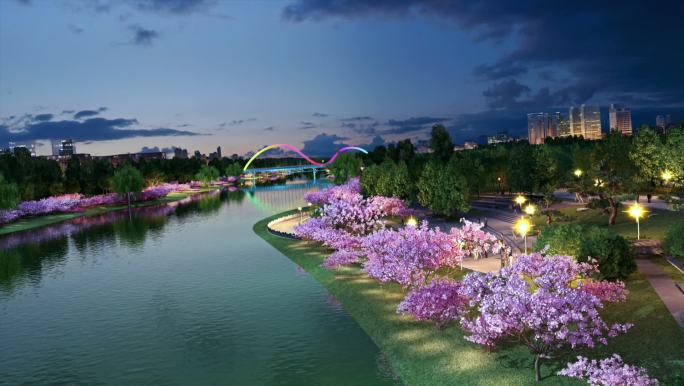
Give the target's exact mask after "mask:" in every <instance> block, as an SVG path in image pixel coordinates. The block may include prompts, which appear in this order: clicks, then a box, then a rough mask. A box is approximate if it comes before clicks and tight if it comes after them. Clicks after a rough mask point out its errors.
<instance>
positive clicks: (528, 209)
mask: <svg viewBox="0 0 684 386" xmlns="http://www.w3.org/2000/svg"><path fill="white" fill-rule="evenodd" d="M525 213H527V214H528V215H530V216H533V215H534V214H535V213H537V207H536V206H534V205H532V204H529V205H527V206H526V207H525Z"/></svg>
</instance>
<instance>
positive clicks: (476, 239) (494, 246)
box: [450, 219, 503, 258]
mask: <svg viewBox="0 0 684 386" xmlns="http://www.w3.org/2000/svg"><path fill="white" fill-rule="evenodd" d="M483 226H484V225H483V224H478V223H475V222H472V221H468V220H465V219H461V226H460V227H458V228H451V232H450V234H451V237H452V238H453V239H454V240H455V242H456V244H457V245H458V247H459V249H460V250H462V251H464V254H466V255H472V256H474V257H476V258H478V257H480V256H483V255H486V254H488V253H495V254H496V253H499V252H500V250H501V248H502V247H503V243H502V242H501V241H500V240H499V239H497V238H496V236H494V235H493V234H491V233H488V232H485V231H484V230H482V228H483Z"/></svg>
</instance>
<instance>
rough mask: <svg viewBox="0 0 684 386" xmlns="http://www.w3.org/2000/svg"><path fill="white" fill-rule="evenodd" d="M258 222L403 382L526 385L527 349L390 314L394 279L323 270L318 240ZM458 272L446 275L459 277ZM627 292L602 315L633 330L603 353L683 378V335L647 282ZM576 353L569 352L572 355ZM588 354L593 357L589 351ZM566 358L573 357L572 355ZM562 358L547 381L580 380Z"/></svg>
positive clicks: (547, 370)
mask: <svg viewBox="0 0 684 386" xmlns="http://www.w3.org/2000/svg"><path fill="white" fill-rule="evenodd" d="M281 215H283V214H280V215H277V216H273V217H270V218H267V219H264V220H262V221H260V222H258V223H257V224H256V225H255V226H254V231H255V232H256V233H257V234H258V235H259V236H261V237H262V238H263V239H264V240H266V241H267V242H268V243H270V244H271V245H272V246H273V247H275V248H276V249H278V250H279V251H281V252H282V253H283V254H284V255H286V256H287V257H289V258H290V259H291V260H293V261H294V262H295V263H297V264H298V265H300V266H301V267H303V268H304V269H305V270H306V271H307V272H309V274H311V275H312V276H313V277H314V278H315V279H316V280H318V281H319V282H320V283H321V284H323V285H324V286H325V287H326V288H327V289H328V291H330V292H331V293H332V294H333V295H334V296H335V297H336V298H337V299H338V300H339V301H340V302H341V303H342V305H343V306H344V308H345V310H346V311H347V312H349V314H350V315H351V316H352V317H353V318H354V319H355V320H356V321H357V322H358V323H359V325H360V326H361V327H362V328H363V329H364V330H365V331H366V333H368V335H369V336H370V337H371V338H372V339H373V340H374V341H375V343H376V344H377V345H378V347H379V348H380V350H381V351H382V352H383V353H384V355H385V356H386V358H387V359H388V361H389V363H390V365H391V366H392V368H393V369H394V370H395V371H396V372H397V373H398V375H399V376H400V377H401V379H402V380H403V382H404V383H405V384H407V385H453V384H459V385H504V384H505V385H529V384H533V383H534V373H533V371H532V356H531V355H530V354H529V353H528V351H527V350H526V349H525V348H522V347H520V346H515V345H511V346H508V347H505V348H503V349H501V350H498V351H496V352H492V353H487V352H486V351H485V350H483V349H482V348H481V347H480V346H477V345H475V344H472V343H470V342H467V341H465V340H464V339H463V334H462V332H461V331H460V330H459V329H458V328H456V327H449V328H447V329H446V330H443V331H440V330H437V329H436V328H435V327H434V326H433V325H431V324H427V323H420V322H416V321H414V320H412V319H411V318H409V317H405V316H399V315H397V314H396V312H395V310H396V306H397V304H398V303H399V302H400V301H401V299H402V298H403V296H404V293H403V292H402V290H401V289H400V288H399V286H397V285H384V286H381V285H379V284H378V283H377V282H375V281H374V280H371V279H370V278H368V277H367V276H366V275H365V274H364V273H363V271H362V270H361V269H360V268H359V267H349V268H344V269H341V270H339V271H334V272H333V271H328V270H326V269H324V268H322V267H320V264H321V262H322V261H323V259H324V258H325V256H326V255H327V253H328V251H326V250H325V249H324V248H321V247H320V246H318V245H317V244H314V243H308V242H304V241H297V240H288V239H283V238H280V237H277V236H274V235H272V234H270V233H269V232H268V230H267V229H266V224H267V223H268V221H270V220H272V219H273V218H275V217H278V216H281ZM462 275H463V273H461V272H459V271H458V270H456V271H453V272H451V276H452V277H456V278H457V277H459V276H462ZM628 287H629V289H630V290H631V291H632V295H631V296H630V300H629V301H628V302H627V303H626V304H619V305H615V306H612V307H611V308H610V309H608V311H607V313H608V316H607V318H608V319H614V320H616V321H630V322H633V323H635V324H636V327H634V329H633V331H631V332H630V333H628V334H627V335H625V336H621V337H618V338H616V339H615V340H614V341H613V344H611V345H610V346H609V347H608V348H606V349H604V350H603V351H604V352H603V353H602V355H606V356H607V355H610V354H612V353H613V352H617V353H620V354H622V355H623V357H624V358H625V360H626V361H629V362H630V363H634V364H639V365H643V366H646V367H647V368H648V369H649V371H650V373H651V375H653V376H656V377H658V378H659V379H660V380H661V382H662V384H665V385H667V384H684V380H682V379H677V378H676V375H673V374H679V373H684V349H682V347H684V333H683V332H682V329H680V328H679V327H678V326H677V324H676V323H675V321H674V319H673V318H672V317H671V315H670V314H669V313H668V312H667V309H666V308H665V306H664V305H663V304H662V302H661V301H660V300H659V298H658V297H657V295H656V293H655V292H654V291H653V289H652V288H651V287H650V285H649V284H648V282H646V281H645V280H644V279H643V278H641V277H640V276H639V275H638V274H635V275H634V276H633V277H632V278H630V280H628ZM573 355H574V354H573ZM592 356H594V355H592ZM570 358H572V357H570ZM561 363H564V362H563V361H559V362H554V363H547V364H546V365H545V366H544V367H543V373H544V375H545V376H547V377H546V378H545V380H544V381H543V382H542V384H546V385H573V384H574V385H580V384H584V383H582V382H578V381H576V380H572V379H569V378H565V377H557V376H552V375H551V374H552V373H554V372H555V370H557V369H559V367H561Z"/></svg>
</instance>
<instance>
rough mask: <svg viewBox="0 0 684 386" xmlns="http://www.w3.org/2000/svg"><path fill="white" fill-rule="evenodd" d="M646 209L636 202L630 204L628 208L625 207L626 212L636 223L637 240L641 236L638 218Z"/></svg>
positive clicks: (642, 215) (644, 213)
mask: <svg viewBox="0 0 684 386" xmlns="http://www.w3.org/2000/svg"><path fill="white" fill-rule="evenodd" d="M647 212H648V211H647V210H646V209H644V207H643V206H641V205H639V204H637V203H636V202H635V203H634V205H632V206H630V207H629V209H627V214H628V215H630V216H631V217H633V218H634V219H635V220H636V223H637V240H639V239H640V238H641V230H640V229H639V219H640V218H642V217H644V215H646V213H647Z"/></svg>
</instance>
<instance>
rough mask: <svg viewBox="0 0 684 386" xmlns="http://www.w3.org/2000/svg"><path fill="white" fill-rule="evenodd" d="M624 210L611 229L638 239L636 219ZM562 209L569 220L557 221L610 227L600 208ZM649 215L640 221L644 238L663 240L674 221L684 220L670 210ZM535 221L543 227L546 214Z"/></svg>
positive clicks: (621, 210)
mask: <svg viewBox="0 0 684 386" xmlns="http://www.w3.org/2000/svg"><path fill="white" fill-rule="evenodd" d="M624 210H626V208H624V207H623V208H619V209H618V215H617V218H616V220H615V225H614V226H612V227H610V229H612V230H614V231H615V232H617V233H618V234H620V235H621V236H623V237H625V238H627V239H636V232H637V227H636V221H634V219H633V218H631V217H629V216H628V215H627V213H624V212H623V211H624ZM560 211H561V212H562V213H563V214H564V215H565V216H567V217H568V219H569V220H568V221H557V222H560V223H578V224H582V225H596V226H600V227H605V228H608V215H607V214H604V213H603V211H602V210H600V209H588V210H585V211H582V212H578V211H577V207H567V208H563V209H561V210H560ZM648 216H649V217H647V218H643V219H641V220H640V221H639V224H640V227H641V238H642V239H656V240H662V239H663V238H664V237H665V233H666V232H667V230H668V228H669V227H670V226H671V225H672V223H673V222H674V221H683V220H684V215H683V214H682V213H681V212H674V211H670V210H652V211H650V212H649V213H648ZM534 223H535V225H536V226H540V227H543V226H544V225H546V216H534Z"/></svg>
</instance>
